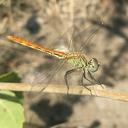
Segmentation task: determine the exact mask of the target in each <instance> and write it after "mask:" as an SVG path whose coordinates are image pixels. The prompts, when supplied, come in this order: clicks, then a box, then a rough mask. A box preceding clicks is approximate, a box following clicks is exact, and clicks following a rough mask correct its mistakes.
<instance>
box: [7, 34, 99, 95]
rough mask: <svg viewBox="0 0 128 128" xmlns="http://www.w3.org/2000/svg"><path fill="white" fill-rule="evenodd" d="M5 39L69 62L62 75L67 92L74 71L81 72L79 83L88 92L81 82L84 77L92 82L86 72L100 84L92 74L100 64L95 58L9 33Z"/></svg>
mask: <svg viewBox="0 0 128 128" xmlns="http://www.w3.org/2000/svg"><path fill="white" fill-rule="evenodd" d="M7 39H8V40H10V41H11V42H14V43H18V44H21V45H24V46H27V47H30V48H32V49H35V50H38V51H41V52H43V53H46V54H49V55H50V56H54V57H56V58H58V59H60V60H65V61H67V62H68V63H69V64H71V66H72V69H70V70H68V71H66V72H65V75H64V80H65V83H66V86H67V94H68V92H69V82H68V76H69V75H70V74H72V73H73V72H76V71H81V72H82V78H81V85H82V86H83V87H84V88H86V89H88V90H89V91H90V92H91V90H90V89H89V88H88V87H87V86H86V85H84V83H83V80H84V79H86V80H87V81H89V82H90V83H92V81H91V80H90V79H88V78H87V76H86V74H88V75H89V77H90V78H91V79H92V80H94V81H95V82H96V83H97V84H100V83H99V82H97V80H96V79H95V78H94V77H93V75H92V73H94V72H96V71H98V69H99V66H100V64H99V62H98V60H97V59H96V58H88V56H87V55H86V54H84V53H83V52H75V51H73V52H70V51H66V52H64V51H59V50H53V49H49V48H47V47H44V46H42V45H39V44H37V43H34V42H31V41H29V40H26V39H24V38H21V37H18V36H15V35H9V36H7Z"/></svg>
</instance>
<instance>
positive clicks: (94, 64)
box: [88, 58, 99, 72]
mask: <svg viewBox="0 0 128 128" xmlns="http://www.w3.org/2000/svg"><path fill="white" fill-rule="evenodd" d="M98 68H99V63H98V60H97V59H96V58H92V59H91V60H90V61H89V62H88V71H90V72H96V71H97V70H98Z"/></svg>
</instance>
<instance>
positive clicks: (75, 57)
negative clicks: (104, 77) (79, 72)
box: [66, 53, 87, 68]
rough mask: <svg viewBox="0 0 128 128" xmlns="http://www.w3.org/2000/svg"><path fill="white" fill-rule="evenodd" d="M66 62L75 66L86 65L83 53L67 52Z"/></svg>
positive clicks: (81, 66)
mask: <svg viewBox="0 0 128 128" xmlns="http://www.w3.org/2000/svg"><path fill="white" fill-rule="evenodd" d="M66 59H67V61H68V63H70V64H71V65H73V66H74V67H75V68H85V67H87V58H86V57H85V54H80V53H68V54H67V56H66Z"/></svg>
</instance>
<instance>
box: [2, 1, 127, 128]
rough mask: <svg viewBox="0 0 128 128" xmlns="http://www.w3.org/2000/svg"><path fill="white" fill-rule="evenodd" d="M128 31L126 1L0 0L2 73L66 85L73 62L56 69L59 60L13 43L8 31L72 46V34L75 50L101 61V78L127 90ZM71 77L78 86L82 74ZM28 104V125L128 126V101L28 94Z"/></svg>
mask: <svg viewBox="0 0 128 128" xmlns="http://www.w3.org/2000/svg"><path fill="white" fill-rule="evenodd" d="M101 22H102V23H101ZM97 27H99V28H100V29H99V31H97V32H96V33H95V34H93V33H94V31H95V30H96V28H97ZM127 33H128V2H127V0H91V1H90V0H35V1H32V0H3V1H2V0H0V37H1V38H0V50H1V51H2V52H1V54H0V64H1V66H0V72H1V74H2V73H5V72H8V71H15V72H17V73H18V74H19V76H20V77H21V78H22V82H30V83H41V82H44V83H45V82H47V83H50V82H51V83H57V84H65V83H64V78H63V76H64V73H65V71H67V70H69V69H71V67H70V65H67V64H66V65H64V66H63V68H61V69H60V70H59V71H58V72H57V73H56V70H57V69H58V67H59V65H60V63H61V62H60V61H59V60H58V59H56V58H54V57H50V56H49V55H47V54H42V53H41V52H38V51H36V50H32V49H30V48H27V47H24V46H21V45H17V44H13V43H10V42H9V41H8V40H7V39H6V36H7V35H10V34H15V35H17V36H20V37H23V38H25V39H28V40H32V41H35V42H38V43H39V44H41V45H43V46H46V47H48V48H51V49H53V48H54V49H63V48H65V47H66V46H68V47H69V46H70V44H71V43H70V44H69V42H71V40H70V39H72V42H73V43H72V45H71V50H74V49H76V50H77V51H79V49H80V47H81V46H82V48H83V50H84V52H85V53H86V54H87V55H88V56H90V57H96V58H97V59H98V60H99V62H100V65H101V66H100V69H99V71H97V72H96V73H95V74H94V76H95V77H96V79H97V80H99V81H100V82H101V83H103V84H105V85H106V86H108V87H109V88H112V89H115V90H119V91H126V92H128V88H127V85H128V34H127ZM90 35H94V37H91V36H90ZM71 37H72V38H71ZM84 44H85V47H84ZM73 46H74V47H73ZM53 76H54V78H53V79H52V77H53ZM49 79H50V82H49ZM69 79H70V84H71V86H73V84H75V85H76V84H78V85H79V82H80V73H79V72H78V73H74V74H72V75H71V76H70V78H69ZM85 82H86V81H85ZM24 109H25V112H24V113H25V123H24V128H50V127H52V128H127V127H128V121H127V119H128V103H126V102H121V101H116V100H110V99H105V98H99V97H90V96H74V95H62V94H54V93H53V94H46V93H41V94H40V95H39V94H38V95H37V94H36V93H33V94H30V93H24Z"/></svg>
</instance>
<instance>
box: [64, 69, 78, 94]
mask: <svg viewBox="0 0 128 128" xmlns="http://www.w3.org/2000/svg"><path fill="white" fill-rule="evenodd" d="M75 71H77V68H75V69H71V70H68V71H67V72H66V73H65V75H64V79H65V83H66V86H67V94H68V92H69V84H68V75H70V74H71V73H73V72H75Z"/></svg>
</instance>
